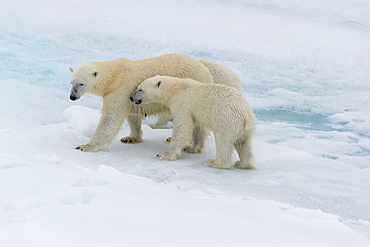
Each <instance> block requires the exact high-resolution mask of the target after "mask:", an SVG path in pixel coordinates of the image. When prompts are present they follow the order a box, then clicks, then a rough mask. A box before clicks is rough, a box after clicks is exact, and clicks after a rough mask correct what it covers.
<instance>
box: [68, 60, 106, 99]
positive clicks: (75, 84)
mask: <svg viewBox="0 0 370 247" xmlns="http://www.w3.org/2000/svg"><path fill="white" fill-rule="evenodd" d="M69 69H70V70H71V72H72V77H71V85H72V89H71V94H70V97H69V98H70V99H71V100H73V101H75V100H78V99H79V98H80V97H81V96H82V95H84V94H85V93H92V89H93V88H94V86H95V84H96V83H97V81H98V79H99V75H100V74H99V70H97V69H96V68H95V67H94V66H93V65H92V64H84V65H80V66H78V67H75V68H72V67H70V68H69Z"/></svg>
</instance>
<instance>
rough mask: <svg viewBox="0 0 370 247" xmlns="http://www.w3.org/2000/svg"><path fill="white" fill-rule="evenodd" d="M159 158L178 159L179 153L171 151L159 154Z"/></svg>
mask: <svg viewBox="0 0 370 247" xmlns="http://www.w3.org/2000/svg"><path fill="white" fill-rule="evenodd" d="M157 158H158V159H160V160H177V155H176V154H173V153H169V152H165V153H159V154H157Z"/></svg>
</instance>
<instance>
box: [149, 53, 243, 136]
mask: <svg viewBox="0 0 370 247" xmlns="http://www.w3.org/2000/svg"><path fill="white" fill-rule="evenodd" d="M199 62H201V63H202V64H203V65H204V66H206V67H207V68H208V70H209V72H211V74H212V77H213V82H214V83H216V84H225V83H226V85H228V86H231V87H234V88H236V89H237V90H239V91H240V92H242V90H243V89H242V85H241V82H240V79H239V77H238V75H237V74H236V73H235V72H234V71H232V70H231V69H229V68H228V67H226V66H225V65H223V64H221V63H218V62H215V61H212V60H206V59H199ZM156 117H157V121H156V122H155V123H154V124H149V126H150V127H151V128H153V129H165V128H167V123H168V122H169V121H171V120H172V116H171V114H167V115H166V114H157V115H156Z"/></svg>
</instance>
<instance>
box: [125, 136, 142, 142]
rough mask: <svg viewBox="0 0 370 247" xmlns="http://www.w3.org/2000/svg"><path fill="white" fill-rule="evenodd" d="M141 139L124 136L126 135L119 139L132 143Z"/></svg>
mask: <svg viewBox="0 0 370 247" xmlns="http://www.w3.org/2000/svg"><path fill="white" fill-rule="evenodd" d="M142 140H143V139H141V138H135V137H130V136H126V137H123V138H122V139H121V142H122V143H128V144H134V143H139V142H141V141H142Z"/></svg>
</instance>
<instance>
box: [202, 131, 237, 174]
mask: <svg viewBox="0 0 370 247" xmlns="http://www.w3.org/2000/svg"><path fill="white" fill-rule="evenodd" d="M215 139H216V159H214V160H213V159H209V160H207V161H206V162H205V163H204V165H205V166H209V167H213V168H217V169H229V168H230V167H231V158H232V156H233V150H234V146H233V145H232V144H231V143H230V142H228V141H227V138H225V137H223V136H219V135H217V134H216V133H215Z"/></svg>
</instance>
